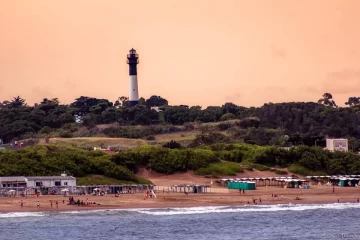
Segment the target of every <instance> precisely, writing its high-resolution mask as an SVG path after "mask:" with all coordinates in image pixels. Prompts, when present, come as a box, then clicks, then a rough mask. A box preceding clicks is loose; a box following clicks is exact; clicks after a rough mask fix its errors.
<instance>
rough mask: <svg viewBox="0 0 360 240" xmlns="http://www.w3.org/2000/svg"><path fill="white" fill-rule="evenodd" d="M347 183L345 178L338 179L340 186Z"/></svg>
mask: <svg viewBox="0 0 360 240" xmlns="http://www.w3.org/2000/svg"><path fill="white" fill-rule="evenodd" d="M346 185H347V182H346V179H340V187H345V186H346Z"/></svg>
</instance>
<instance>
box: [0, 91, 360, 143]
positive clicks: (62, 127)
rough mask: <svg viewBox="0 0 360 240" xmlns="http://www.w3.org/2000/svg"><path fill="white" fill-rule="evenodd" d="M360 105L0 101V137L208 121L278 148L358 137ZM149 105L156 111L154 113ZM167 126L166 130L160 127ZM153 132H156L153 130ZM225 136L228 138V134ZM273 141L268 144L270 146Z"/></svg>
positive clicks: (328, 100)
mask: <svg viewBox="0 0 360 240" xmlns="http://www.w3.org/2000/svg"><path fill="white" fill-rule="evenodd" d="M359 103H360V101H359V98H357V97H351V98H349V101H348V102H347V103H346V105H347V106H348V107H337V105H336V104H335V102H334V100H333V99H332V96H331V94H329V93H326V94H324V95H323V97H322V98H321V99H320V100H319V101H318V102H316V103H315V102H306V103H304V102H289V103H277V104H273V103H267V104H264V105H263V106H261V107H250V108H248V107H242V106H238V105H235V104H233V103H225V104H224V105H222V106H209V107H207V108H204V109H203V108H202V107H200V106H186V105H180V106H170V105H168V101H167V100H166V99H164V98H161V97H160V96H152V97H150V98H149V99H146V100H145V99H143V98H141V99H140V101H139V104H138V105H136V106H129V105H128V99H127V98H125V97H121V98H119V99H118V100H116V101H114V102H111V101H109V100H107V99H97V98H91V97H84V96H81V97H79V98H77V99H75V101H74V102H73V103H71V104H68V105H66V104H61V103H60V101H59V100H58V99H56V98H55V99H47V98H45V99H43V100H42V101H41V102H39V103H38V104H35V105H34V106H29V105H27V104H26V101H25V100H24V99H22V98H21V97H16V98H14V99H12V100H10V101H3V102H1V103H0V139H2V140H3V141H4V142H5V143H8V142H10V141H12V140H15V139H24V138H30V137H33V136H35V135H39V134H40V135H41V136H46V135H48V134H51V133H53V132H57V133H59V135H60V137H72V136H74V135H73V134H74V132H76V130H77V129H78V128H79V127H84V126H85V127H87V128H88V129H89V133H88V134H91V131H94V133H98V131H100V130H99V129H98V128H97V127H96V126H97V125H99V124H111V123H117V124H116V125H114V124H113V126H111V129H108V130H106V128H105V129H101V131H102V133H103V134H105V135H108V136H110V137H116V136H119V137H128V138H140V137H144V136H146V135H151V134H159V133H163V132H171V131H178V130H179V129H180V130H191V129H193V128H194V122H196V123H197V124H199V123H209V122H219V121H225V120H231V119H236V121H234V124H232V125H231V124H225V123H224V124H220V125H219V130H222V131H225V130H226V131H230V132H231V135H232V136H234V139H243V140H244V141H245V142H249V143H256V144H260V145H266V144H271V145H283V144H286V143H284V141H280V142H281V143H279V141H276V139H275V140H274V136H277V137H284V136H286V141H285V142H289V141H290V142H291V143H292V144H297V143H298V144H307V145H314V144H315V143H316V141H317V140H319V141H323V139H324V137H325V136H328V137H348V138H350V139H351V138H352V139H356V138H360V127H359V126H360V111H359V110H360V105H359ZM151 107H159V109H158V110H160V112H158V111H156V110H155V109H151ZM129 125H144V126H148V129H152V130H151V131H150V133H147V134H145V135H144V134H137V133H136V132H132V133H131V134H129V133H128V132H126V131H125V130H124V129H126V127H124V126H129ZM159 126H166V130H164V128H163V127H159ZM154 129H155V130H154ZM156 129H157V130H156ZM227 135H229V134H227ZM271 141H273V142H271Z"/></svg>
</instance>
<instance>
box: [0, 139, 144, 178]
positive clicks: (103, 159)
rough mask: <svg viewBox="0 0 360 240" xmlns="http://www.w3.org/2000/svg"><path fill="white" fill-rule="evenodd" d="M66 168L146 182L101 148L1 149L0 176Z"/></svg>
mask: <svg viewBox="0 0 360 240" xmlns="http://www.w3.org/2000/svg"><path fill="white" fill-rule="evenodd" d="M64 171H65V172H66V173H67V174H69V175H73V176H76V177H83V176H85V175H87V174H99V175H105V176H107V177H112V178H115V179H119V180H126V181H131V182H142V181H141V179H138V178H137V177H136V176H135V174H134V173H133V172H131V171H130V170H129V169H127V168H126V167H124V166H122V165H117V164H116V163H114V162H113V161H111V159H110V156H109V155H108V154H106V153H103V152H100V151H86V150H82V149H77V148H69V147H60V146H54V145H36V146H31V147H26V148H22V149H19V150H16V151H13V150H4V151H0V176H51V175H54V176H58V175H60V174H61V173H62V172H64Z"/></svg>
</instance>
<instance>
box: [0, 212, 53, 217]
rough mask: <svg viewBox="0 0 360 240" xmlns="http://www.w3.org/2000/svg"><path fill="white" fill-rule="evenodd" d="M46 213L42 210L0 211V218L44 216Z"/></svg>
mask: <svg viewBox="0 0 360 240" xmlns="http://www.w3.org/2000/svg"><path fill="white" fill-rule="evenodd" d="M44 216H47V214H45V213H43V212H9V213H0V218H15V217H44Z"/></svg>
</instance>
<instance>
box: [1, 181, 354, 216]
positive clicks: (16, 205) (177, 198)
mask: <svg viewBox="0 0 360 240" xmlns="http://www.w3.org/2000/svg"><path fill="white" fill-rule="evenodd" d="M272 194H276V195H277V196H278V197H272V196H271V195H272ZM144 196H145V195H144V194H143V193H136V194H121V195H120V196H119V197H115V195H105V196H91V195H81V196H76V195H74V200H75V201H77V200H78V199H80V201H81V200H83V201H84V202H85V201H86V199H88V201H89V202H95V203H96V204H92V205H88V206H77V205H67V204H66V202H67V200H68V197H62V196H54V195H51V196H39V197H36V196H28V197H0V212H33V211H73V210H95V209H129V208H169V207H199V206H235V205H238V206H241V205H249V204H248V201H249V202H250V205H253V201H252V199H253V198H255V199H257V203H258V204H263V205H264V204H289V203H292V204H324V203H336V202H338V199H339V201H340V203H345V202H352V203H356V201H357V199H358V198H360V188H354V187H343V188H341V187H335V193H333V192H332V187H329V186H314V187H313V188H312V189H289V188H288V189H283V188H280V187H268V188H265V187H258V188H257V190H253V191H245V194H243V193H241V194H239V192H238V191H236V190H233V191H230V193H204V194H192V193H189V194H188V195H186V194H185V193H171V192H170V193H166V192H165V193H163V192H162V191H160V192H158V193H157V198H145V199H144ZM296 197H299V198H300V200H295V198H296ZM260 198H261V203H260V202H259V199H260ZM21 200H23V203H24V206H23V207H20V201H21ZM50 200H52V201H53V207H51V205H50ZM63 200H64V202H65V203H63ZM37 201H39V202H40V209H37V206H36V205H37V204H36V203H37ZM55 201H58V203H59V205H58V208H56V205H55Z"/></svg>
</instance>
